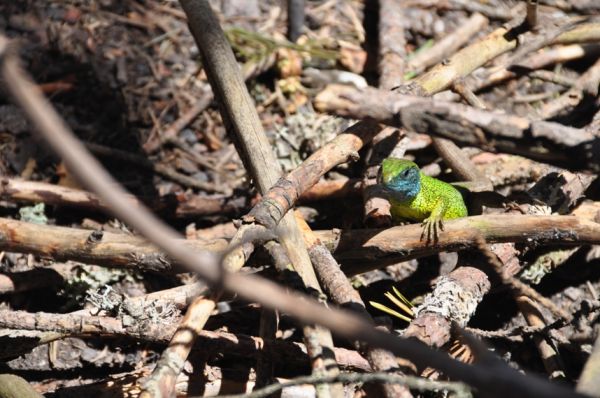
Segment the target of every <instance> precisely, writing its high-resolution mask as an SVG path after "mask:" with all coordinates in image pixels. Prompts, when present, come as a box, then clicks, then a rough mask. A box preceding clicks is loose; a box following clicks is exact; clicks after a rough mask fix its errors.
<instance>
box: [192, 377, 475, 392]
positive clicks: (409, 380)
mask: <svg viewBox="0 0 600 398" xmlns="http://www.w3.org/2000/svg"><path fill="white" fill-rule="evenodd" d="M376 381H378V382H382V383H398V384H402V385H407V386H408V387H410V388H412V389H415V390H419V391H428V392H434V391H435V392H438V391H440V390H446V391H452V393H453V394H452V395H453V396H455V397H457V398H471V397H472V394H471V391H470V390H469V388H468V387H467V386H465V385H464V384H461V383H453V382H440V381H433V380H427V379H423V378H420V377H415V376H412V377H411V376H400V375H396V374H393V373H391V374H390V373H387V372H380V373H343V374H339V375H338V376H333V377H332V376H326V377H316V376H300V377H296V378H295V379H292V380H289V381H286V382H283V383H280V384H273V385H271V386H269V387H265V388H262V389H260V390H255V391H252V392H251V393H248V394H233V395H219V396H220V397H221V398H264V397H269V396H272V395H273V394H275V393H277V392H278V391H281V390H283V389H284V388H287V387H292V386H297V385H302V384H320V383H335V382H344V383H372V382H376ZM282 395H285V394H282ZM192 398H197V397H192Z"/></svg>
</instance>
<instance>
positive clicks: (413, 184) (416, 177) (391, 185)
mask: <svg viewBox="0 0 600 398" xmlns="http://www.w3.org/2000/svg"><path fill="white" fill-rule="evenodd" d="M382 186H383V188H384V190H385V191H386V192H387V193H388V194H389V195H390V196H391V197H392V198H393V199H394V200H397V201H399V202H404V201H408V200H413V199H414V198H415V197H416V196H417V195H418V193H419V191H420V190H421V176H420V172H419V169H417V168H415V167H410V168H406V169H404V170H402V171H401V172H400V173H398V174H397V175H395V176H394V177H393V178H391V179H389V180H388V181H383V184H382Z"/></svg>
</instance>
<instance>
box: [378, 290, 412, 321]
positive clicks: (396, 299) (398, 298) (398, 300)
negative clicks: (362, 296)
mask: <svg viewBox="0 0 600 398" xmlns="http://www.w3.org/2000/svg"><path fill="white" fill-rule="evenodd" d="M392 291H393V292H394V294H395V296H394V294H392V292H386V293H385V294H384V296H385V297H387V299H388V300H390V301H391V302H392V303H394V305H396V306H397V307H398V308H399V309H401V310H402V311H403V312H404V313H405V314H408V315H405V314H402V313H400V312H398V311H396V310H393V309H391V308H390V307H387V306H385V305H383V304H381V303H377V302H375V301H369V304H371V306H373V307H375V308H377V309H378V310H380V311H383V312H385V313H386V314H389V315H391V316H395V317H396V318H400V319H402V320H403V321H406V322H410V321H411V319H412V318H413V317H414V313H413V310H412V308H413V304H412V303H411V302H410V301H409V300H408V299H407V298H406V297H404V295H403V294H402V293H400V292H399V291H398V289H396V288H395V287H392Z"/></svg>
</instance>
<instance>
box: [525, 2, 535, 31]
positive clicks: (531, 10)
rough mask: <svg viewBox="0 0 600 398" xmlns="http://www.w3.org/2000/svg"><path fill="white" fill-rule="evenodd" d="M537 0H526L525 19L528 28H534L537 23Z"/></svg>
mask: <svg viewBox="0 0 600 398" xmlns="http://www.w3.org/2000/svg"><path fill="white" fill-rule="evenodd" d="M537 12H538V0H527V16H526V18H525V20H526V21H527V25H528V26H529V29H535V27H536V25H537V19H538V18H537Z"/></svg>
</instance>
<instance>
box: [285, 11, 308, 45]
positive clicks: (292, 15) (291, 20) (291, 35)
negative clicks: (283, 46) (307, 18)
mask: <svg viewBox="0 0 600 398" xmlns="http://www.w3.org/2000/svg"><path fill="white" fill-rule="evenodd" d="M305 7H306V4H305V1H304V0H287V29H288V30H287V38H288V40H289V41H291V42H292V43H295V42H296V40H298V37H300V35H301V34H302V30H303V29H304V8H305Z"/></svg>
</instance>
